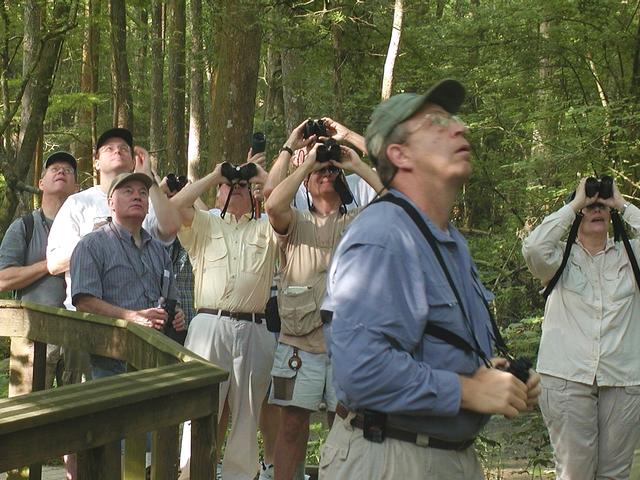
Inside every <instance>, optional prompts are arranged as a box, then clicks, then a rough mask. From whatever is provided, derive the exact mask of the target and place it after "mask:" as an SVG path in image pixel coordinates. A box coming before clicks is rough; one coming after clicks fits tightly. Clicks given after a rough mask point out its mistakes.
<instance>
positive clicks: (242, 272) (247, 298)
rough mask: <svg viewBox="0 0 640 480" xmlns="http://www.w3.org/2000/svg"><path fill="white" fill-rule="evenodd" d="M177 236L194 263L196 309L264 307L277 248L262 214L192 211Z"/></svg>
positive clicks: (248, 310)
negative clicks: (188, 224) (258, 216)
mask: <svg viewBox="0 0 640 480" xmlns="http://www.w3.org/2000/svg"><path fill="white" fill-rule="evenodd" d="M178 238H179V239H180V242H181V243H182V245H183V246H184V248H185V249H186V250H187V252H188V253H189V259H190V260H191V265H192V266H193V278H194V303H195V307H196V309H198V308H220V309H222V310H229V311H231V312H246V313H263V312H264V308H265V305H266V303H267V300H269V296H270V288H271V283H272V281H273V274H274V270H275V260H276V256H277V252H278V248H277V245H278V244H277V240H276V236H275V234H274V232H273V229H272V228H271V225H269V222H268V221H267V220H266V219H265V220H263V219H259V220H251V219H250V216H249V215H243V216H242V217H240V219H239V220H236V217H235V215H232V214H227V215H226V216H225V218H221V217H219V216H217V215H211V214H209V213H208V212H203V211H200V210H196V212H195V216H194V218H193V223H192V224H191V227H182V229H181V230H180V232H179V233H178Z"/></svg>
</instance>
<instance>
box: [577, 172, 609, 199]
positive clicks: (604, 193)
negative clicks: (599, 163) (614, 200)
mask: <svg viewBox="0 0 640 480" xmlns="http://www.w3.org/2000/svg"><path fill="white" fill-rule="evenodd" d="M584 193H585V195H586V196H587V197H589V198H591V197H594V196H596V195H598V198H604V199H606V198H611V197H613V177H610V176H608V175H603V176H602V178H595V177H589V178H587V180H586V182H585V184H584Z"/></svg>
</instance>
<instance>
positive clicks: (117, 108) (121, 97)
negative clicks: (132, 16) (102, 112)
mask: <svg viewBox="0 0 640 480" xmlns="http://www.w3.org/2000/svg"><path fill="white" fill-rule="evenodd" d="M109 18H110V21H111V58H112V64H111V69H112V72H113V124H114V125H115V126H117V127H122V128H128V129H129V130H132V131H133V100H132V97H131V79H130V76H129V64H128V63H127V19H126V8H125V0H109Z"/></svg>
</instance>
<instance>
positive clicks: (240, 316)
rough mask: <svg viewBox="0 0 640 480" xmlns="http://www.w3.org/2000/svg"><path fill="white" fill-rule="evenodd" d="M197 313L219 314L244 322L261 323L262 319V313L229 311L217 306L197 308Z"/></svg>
mask: <svg viewBox="0 0 640 480" xmlns="http://www.w3.org/2000/svg"><path fill="white" fill-rule="evenodd" d="M198 313H208V314H209V315H220V316H222V317H229V318H231V319H233V320H244V321H245V322H255V323H257V324H258V325H260V324H261V323H262V320H263V319H264V313H242V312H230V311H228V310H220V309H218V308H199V309H198Z"/></svg>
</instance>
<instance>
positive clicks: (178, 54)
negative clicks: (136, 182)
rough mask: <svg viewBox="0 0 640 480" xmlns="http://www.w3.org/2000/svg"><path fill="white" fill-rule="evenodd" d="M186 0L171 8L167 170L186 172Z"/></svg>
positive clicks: (176, 1) (174, 1)
mask: <svg viewBox="0 0 640 480" xmlns="http://www.w3.org/2000/svg"><path fill="white" fill-rule="evenodd" d="M185 9H186V4H185V0H170V1H169V3H168V9H167V63H168V77H169V78H168V87H167V96H168V105H167V106H168V111H167V168H168V169H169V170H170V171H172V172H178V173H182V172H184V171H186V168H185V167H186V148H185V84H186V65H185V63H186V62H185V29H186V12H185Z"/></svg>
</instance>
